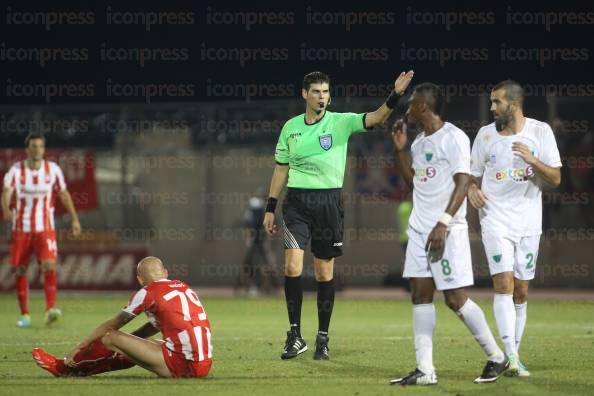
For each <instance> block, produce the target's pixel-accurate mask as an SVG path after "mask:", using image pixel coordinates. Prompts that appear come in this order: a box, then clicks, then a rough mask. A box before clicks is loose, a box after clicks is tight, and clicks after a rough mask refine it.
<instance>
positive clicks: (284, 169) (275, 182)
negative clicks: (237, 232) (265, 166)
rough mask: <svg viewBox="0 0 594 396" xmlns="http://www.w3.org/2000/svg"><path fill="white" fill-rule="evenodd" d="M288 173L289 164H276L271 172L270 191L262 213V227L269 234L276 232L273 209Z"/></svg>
mask: <svg viewBox="0 0 594 396" xmlns="http://www.w3.org/2000/svg"><path fill="white" fill-rule="evenodd" d="M288 173H289V165H281V164H278V163H277V164H276V166H275V167H274V172H273V173H272V181H271V182H270V193H269V194H268V203H267V205H266V214H265V215H264V223H263V224H264V229H265V230H266V232H267V233H268V234H270V235H272V234H274V233H275V232H276V225H275V224H274V211H275V209H276V204H277V202H278V197H279V196H280V194H281V192H282V191H283V187H284V186H285V183H286V182H287V174H288Z"/></svg>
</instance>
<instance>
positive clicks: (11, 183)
mask: <svg viewBox="0 0 594 396" xmlns="http://www.w3.org/2000/svg"><path fill="white" fill-rule="evenodd" d="M16 174H17V172H16V167H15V166H12V167H11V168H10V170H9V171H8V172H6V174H5V175H4V188H15V187H16Z"/></svg>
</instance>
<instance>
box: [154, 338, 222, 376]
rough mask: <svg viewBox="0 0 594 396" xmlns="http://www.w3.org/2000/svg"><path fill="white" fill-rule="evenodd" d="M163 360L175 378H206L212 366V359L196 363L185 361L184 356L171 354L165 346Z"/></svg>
mask: <svg viewBox="0 0 594 396" xmlns="http://www.w3.org/2000/svg"><path fill="white" fill-rule="evenodd" d="M163 358H165V364H166V365H167V368H168V369H169V372H170V373H171V376H172V377H174V378H195V377H206V376H207V375H208V372H209V371H210V366H212V359H207V360H203V361H201V362H194V361H192V360H186V359H184V357H183V355H181V354H179V353H175V352H171V351H170V350H169V349H167V348H166V347H165V344H163Z"/></svg>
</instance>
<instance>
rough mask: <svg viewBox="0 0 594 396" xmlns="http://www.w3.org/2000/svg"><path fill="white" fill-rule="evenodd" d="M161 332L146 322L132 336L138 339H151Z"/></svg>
mask: <svg viewBox="0 0 594 396" xmlns="http://www.w3.org/2000/svg"><path fill="white" fill-rule="evenodd" d="M160 331H161V330H159V329H157V328H156V327H155V326H153V325H152V324H151V322H146V323H145V324H143V325H142V326H141V327H139V328H138V329H136V330H134V331H133V332H132V333H131V334H132V335H133V336H136V337H140V338H149V337H152V336H154V335H155V334H157V333H159V332H160Z"/></svg>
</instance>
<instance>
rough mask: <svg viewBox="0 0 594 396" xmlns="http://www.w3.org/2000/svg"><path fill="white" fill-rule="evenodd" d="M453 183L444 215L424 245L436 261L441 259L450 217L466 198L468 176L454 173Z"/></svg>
mask: <svg viewBox="0 0 594 396" xmlns="http://www.w3.org/2000/svg"><path fill="white" fill-rule="evenodd" d="M454 183H455V187H454V191H453V192H452V195H451V196H450V200H449V202H448V206H447V207H446V210H445V212H444V214H443V215H441V218H440V219H439V221H438V222H437V224H436V225H435V227H433V230H432V231H431V233H430V234H429V237H428V238H427V243H426V245H425V251H428V250H430V253H432V255H436V256H434V257H436V259H437V260H438V259H440V258H441V252H442V250H443V248H444V246H445V239H446V233H447V231H448V224H449V223H450V220H451V219H452V217H454V216H455V215H456V212H458V209H460V206H462V203H463V202H464V199H465V198H466V194H467V192H468V185H469V183H470V175H468V174H466V173H456V174H455V175H454ZM432 261H435V260H432Z"/></svg>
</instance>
